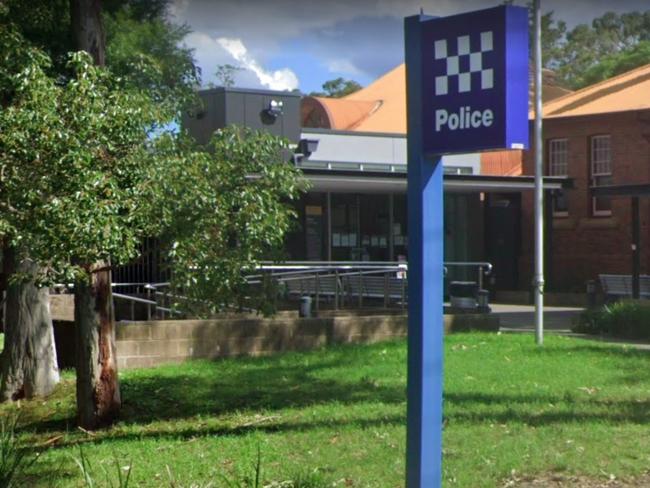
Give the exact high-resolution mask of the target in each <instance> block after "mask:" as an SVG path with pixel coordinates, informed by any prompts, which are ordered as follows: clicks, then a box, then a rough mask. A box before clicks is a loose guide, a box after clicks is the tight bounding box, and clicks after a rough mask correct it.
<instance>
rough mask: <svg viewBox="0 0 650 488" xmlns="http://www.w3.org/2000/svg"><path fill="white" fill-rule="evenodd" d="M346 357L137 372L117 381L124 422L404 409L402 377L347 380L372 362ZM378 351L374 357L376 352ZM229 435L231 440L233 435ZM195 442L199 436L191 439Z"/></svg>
mask: <svg viewBox="0 0 650 488" xmlns="http://www.w3.org/2000/svg"><path fill="white" fill-rule="evenodd" d="M388 347H390V346H388ZM348 351H349V352H350V353H351V354H349V353H348V352H346V349H342V350H338V349H335V350H334V351H331V350H325V351H323V354H322V356H315V355H314V353H313V352H312V353H310V354H309V356H308V357H307V356H306V355H301V354H300V353H293V354H291V355H289V356H276V357H266V358H241V359H237V360H223V361H213V362H211V361H198V362H194V363H190V365H189V366H188V365H181V366H178V367H174V366H168V367H164V368H161V369H151V370H140V371H137V372H135V373H134V374H128V375H125V377H124V378H122V379H121V381H120V388H121V393H122V400H123V403H122V411H121V415H120V422H121V423H122V424H123V425H127V426H128V425H133V424H147V423H150V422H153V421H174V420H182V419H185V418H192V417H196V416H220V415H228V414H233V413H237V412H242V411H248V412H251V411H253V412H260V411H262V412H265V413H266V414H267V415H273V412H274V411H279V410H282V409H286V408H298V409H299V408H304V407H308V406H315V405H326V404H333V405H351V404H355V403H383V404H400V403H405V402H406V391H405V385H404V384H403V383H402V381H403V380H402V381H400V379H399V377H398V378H395V376H392V377H391V379H384V378H382V377H380V372H377V370H371V371H372V372H373V373H371V376H372V377H369V376H366V377H361V378H358V377H357V378H356V379H354V378H350V375H351V373H352V374H354V372H355V371H356V370H357V369H358V368H362V367H364V366H365V364H366V363H367V362H368V361H370V357H371V355H370V354H366V353H364V351H363V350H362V349H358V348H354V349H350V350H348ZM374 351H375V352H374V354H375V357H376V352H377V350H376V349H375V350H374ZM392 371H394V369H392ZM307 425H314V423H308V424H305V425H296V426H295V427H294V426H291V427H289V426H284V427H282V426H281V427H278V428H296V429H301V428H306V427H307ZM74 426H75V419H74V418H58V419H51V420H42V421H33V422H31V423H28V424H27V425H23V428H24V429H26V430H30V431H32V432H36V433H44V432H53V431H62V430H68V429H69V428H73V429H74V428H75V427H74ZM265 428H269V429H272V428H273V427H272V426H269V427H265ZM248 430H250V429H248ZM225 431H227V433H228V434H231V435H232V434H233V429H225ZM216 433H219V432H216ZM177 434H178V433H177V432H176V431H174V435H177ZM191 435H196V432H190V433H189V434H188V436H191Z"/></svg>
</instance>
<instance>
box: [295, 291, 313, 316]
mask: <svg viewBox="0 0 650 488" xmlns="http://www.w3.org/2000/svg"><path fill="white" fill-rule="evenodd" d="M298 315H300V317H303V318H309V317H311V297H310V296H308V295H305V296H302V297H300V310H299V312H298Z"/></svg>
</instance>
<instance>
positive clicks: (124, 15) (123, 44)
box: [0, 0, 200, 400]
mask: <svg viewBox="0 0 650 488" xmlns="http://www.w3.org/2000/svg"><path fill="white" fill-rule="evenodd" d="M168 4H169V2H168V1H165V0H107V1H106V2H105V3H104V6H105V7H106V10H105V11H104V20H105V21H106V23H107V24H108V29H107V38H108V39H107V41H108V52H107V54H106V57H107V58H108V59H107V61H108V63H110V64H112V65H113V70H114V71H115V72H117V73H118V74H119V75H120V76H121V77H122V79H123V81H124V85H125V87H126V85H128V87H130V88H136V89H140V90H142V89H145V90H147V92H148V94H149V95H150V97H151V98H153V99H154V101H156V102H157V103H158V105H159V108H160V110H161V111H163V110H164V111H167V112H169V113H178V111H179V109H181V108H182V107H183V106H185V105H186V104H187V103H188V100H190V101H191V99H192V94H193V88H194V86H196V85H197V84H198V77H199V75H200V73H199V70H198V68H196V66H195V65H194V61H193V57H192V52H191V50H189V49H186V48H183V47H181V46H180V40H181V39H182V38H183V37H184V35H185V34H186V33H187V32H188V30H187V28H186V27H183V26H180V27H179V26H174V25H173V24H171V23H169V22H168V21H167V20H166V17H165V15H166V9H167V6H168ZM82 9H86V10H85V11H82ZM88 11H90V13H91V14H93V15H87V12H88ZM100 13H101V9H100V4H99V2H98V1H97V0H90V1H88V0H73V1H69V0H34V1H32V2H23V1H22V0H3V1H2V2H0V59H2V63H3V69H1V70H0V104H2V107H3V108H4V107H8V106H11V105H12V103H14V100H13V98H14V94H15V91H16V86H15V85H16V80H18V79H19V77H16V74H17V73H20V72H22V70H24V69H33V66H35V65H37V66H38V67H39V69H41V70H42V71H43V73H44V74H47V75H49V76H50V77H52V78H56V79H58V80H60V81H66V80H69V79H73V78H74V77H75V76H76V74H75V73H74V72H73V70H72V68H71V66H70V65H69V64H68V60H69V58H68V56H67V53H68V52H69V51H73V50H76V48H77V46H78V47H79V48H81V49H86V50H88V51H90V52H94V54H95V55H96V61H100V64H101V61H102V60H103V59H104V54H103V52H102V49H101V46H103V38H104V32H103V27H101V19H99V14H100ZM93 19H94V20H93ZM88 21H91V22H95V25H97V26H99V32H98V33H96V34H97V35H96V36H95V38H96V39H97V40H99V41H100V42H97V43H96V45H97V47H98V48H99V49H97V50H93V48H92V47H90V46H83V45H80V39H81V38H83V36H80V35H79V34H80V32H81V30H84V29H85V31H86V32H90V33H91V34H92V32H93V29H92V28H91V29H86V28H87V27H88V25H87V24H85V25H84V29H81V26H82V22H83V23H86V22H88ZM34 47H37V48H40V49H34ZM41 50H42V51H45V53H46V54H47V55H49V56H44V55H43V53H42V52H41ZM36 58H38V59H36ZM48 58H49V60H51V61H49V60H48V61H44V60H45V59H48ZM163 119H164V120H169V119H168V118H167V117H163ZM155 125H156V122H154V121H152V126H150V127H149V129H152V128H153V127H155ZM44 178H45V176H44ZM3 190H6V188H3V186H2V185H0V202H4V203H8V204H9V205H10V206H12V208H13V205H12V202H13V201H12V200H6V199H5V197H6V196H7V192H6V191H4V192H3ZM3 210H4V209H3ZM2 223H3V219H0V244H1V245H2V248H3V251H2V253H3V254H4V255H5V256H7V257H8V258H9V259H3V260H2V261H3V262H2V266H3V268H4V269H3V271H4V272H3V273H1V276H0V277H2V278H3V279H1V280H0V285H2V288H3V289H6V288H8V287H10V285H9V282H10V281H11V280H9V278H10V276H9V275H14V274H20V275H21V276H22V279H21V280H18V281H16V280H14V284H13V285H11V288H10V289H9V290H8V294H7V309H8V310H12V311H16V313H17V315H15V316H8V317H7V319H8V320H7V325H6V326H7V327H9V331H8V333H7V334H6V340H5V353H4V354H3V357H2V361H0V393H1V395H0V400H1V399H9V398H18V397H20V396H22V395H26V396H31V395H32V394H43V395H45V394H47V393H49V392H50V391H51V389H52V388H53V386H54V385H55V384H56V382H57V381H58V371H57V369H56V353H55V349H54V342H53V339H52V336H53V333H52V327H51V320H50V318H49V308H48V295H47V289H46V288H42V287H40V288H39V287H37V286H35V279H36V275H42V274H43V272H45V274H47V273H48V270H47V269H45V270H40V271H39V270H38V267H37V266H35V264H34V261H32V260H30V259H25V258H26V257H27V256H28V253H29V252H31V251H30V249H28V248H31V247H32V246H33V245H34V241H31V240H20V235H19V234H16V232H15V229H9V228H5V229H2V228H1V227H2ZM4 224H5V226H6V224H7V222H6V219H5V221H4ZM16 239H18V240H17V241H16ZM16 243H19V244H20V246H18V247H16V246H15V244H16ZM26 243H28V244H29V245H27V244H26ZM21 259H25V261H26V263H25V266H27V267H24V268H23V267H21V266H22V265H21ZM14 260H15V262H14ZM29 276H31V278H32V279H31V280H30V279H27V278H28V277H29ZM109 292H110V288H109ZM28 299H31V301H28ZM102 303H112V301H111V300H103V302H102ZM30 310H31V312H30ZM35 311H39V312H38V313H36V312H35ZM18 312H20V313H18ZM106 312H107V313H106V315H107V316H109V317H110V316H111V312H110V310H107V311H106ZM10 321H11V322H13V323H12V324H10V323H9V322H10ZM14 332H19V333H14ZM14 339H15V340H14ZM28 346H29V347H28ZM91 349H93V348H91ZM96 349H97V347H95V348H94V349H93V350H96ZM34 350H38V353H37V354H36V353H34Z"/></svg>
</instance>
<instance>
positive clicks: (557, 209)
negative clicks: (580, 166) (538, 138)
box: [548, 139, 569, 217]
mask: <svg viewBox="0 0 650 488" xmlns="http://www.w3.org/2000/svg"><path fill="white" fill-rule="evenodd" d="M568 173H569V141H568V139H550V140H549V141H548V174H549V176H567V175H568ZM567 215H569V207H568V205H567V199H566V194H565V193H564V190H558V191H556V192H555V193H554V195H553V216H554V217H566V216H567Z"/></svg>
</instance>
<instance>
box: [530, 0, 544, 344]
mask: <svg viewBox="0 0 650 488" xmlns="http://www.w3.org/2000/svg"><path fill="white" fill-rule="evenodd" d="M539 4H540V0H534V3H533V8H534V9H535V277H534V278H533V291H534V294H535V342H536V343H537V345H540V346H541V345H542V344H544V189H543V178H542V175H543V174H544V166H543V147H542V146H543V143H542V14H541V10H540V5H539Z"/></svg>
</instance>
